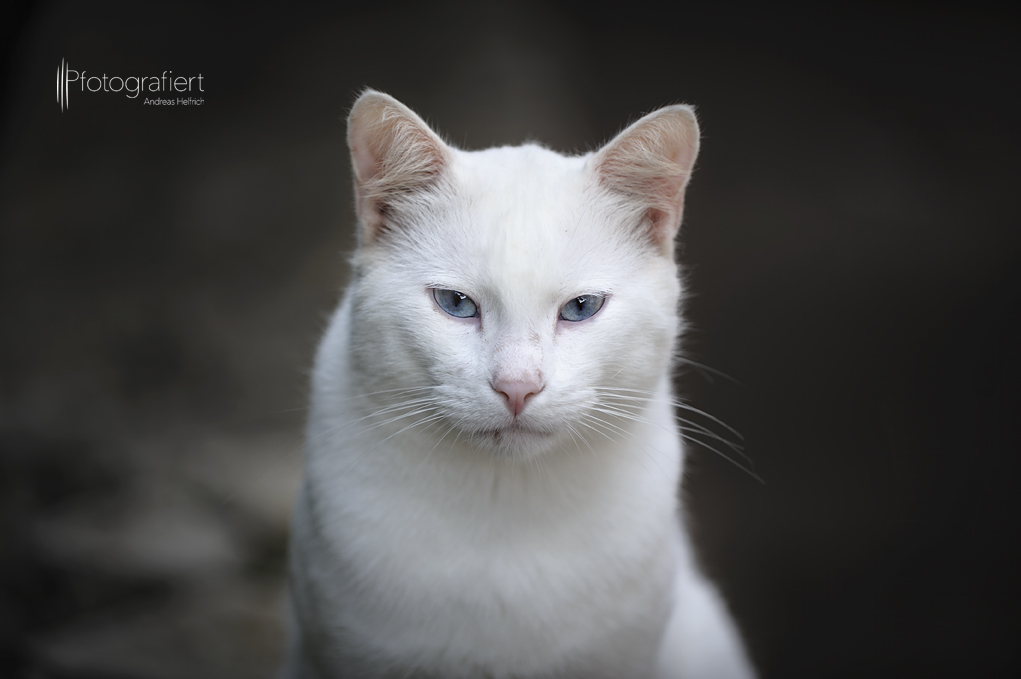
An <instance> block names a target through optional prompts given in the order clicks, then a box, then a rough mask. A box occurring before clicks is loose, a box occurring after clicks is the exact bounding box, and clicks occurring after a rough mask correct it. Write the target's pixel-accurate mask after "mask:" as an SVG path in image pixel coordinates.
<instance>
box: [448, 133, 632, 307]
mask: <svg viewBox="0 0 1021 679" xmlns="http://www.w3.org/2000/svg"><path fill="white" fill-rule="evenodd" d="M585 161H586V158H585V157H567V156H562V155H560V154H558V153H555V152H553V151H550V150H548V149H545V148H542V147H540V146H536V145H526V146H519V147H504V148H495V149H488V150H486V151H478V152H461V153H459V154H458V159H457V163H456V166H455V169H454V173H453V174H454V176H453V180H454V184H455V187H456V189H455V190H456V193H457V196H456V198H455V201H456V202H457V203H458V204H459V205H460V206H461V209H462V210H463V213H462V215H460V218H459V219H458V221H459V222H460V224H459V226H460V228H459V231H461V234H459V238H461V239H462V242H463V244H464V245H466V246H467V249H468V250H469V251H470V252H471V253H472V254H471V256H470V257H469V258H467V261H463V262H462V265H463V266H465V273H467V274H470V275H471V276H472V278H473V279H475V280H477V281H479V282H480V283H484V284H486V285H488V286H490V287H495V288H497V289H507V288H508V287H510V286H514V287H516V288H519V289H520V288H529V289H531V290H530V291H531V293H532V294H549V295H558V294H562V293H563V292H564V290H562V289H561V288H570V289H572V290H573V288H571V286H572V285H575V281H577V280H578V279H580V278H585V275H584V274H588V275H589V277H590V278H591V277H592V276H596V277H598V275H599V274H598V271H596V269H598V268H599V267H598V266H597V264H598V263H603V262H604V261H605V260H606V257H607V255H608V254H609V253H606V252H605V250H606V249H608V248H609V247H612V246H611V243H610V241H612V240H613V239H612V238H608V236H610V235H612V234H611V233H610V232H609V231H608V229H607V228H606V225H605V224H603V223H601V221H602V220H600V219H596V218H595V215H597V214H598V210H594V209H593V208H594V207H595V206H593V205H592V204H591V203H592V200H593V196H592V192H591V191H590V190H589V189H590V185H591V177H590V176H589V175H588V174H587V170H586V165H585ZM593 248H595V250H593ZM568 294H570V292H569V293H568Z"/></svg>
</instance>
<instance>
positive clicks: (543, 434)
mask: <svg viewBox="0 0 1021 679" xmlns="http://www.w3.org/2000/svg"><path fill="white" fill-rule="evenodd" d="M555 434H556V432H553V431H549V430H547V429H540V428H537V427H530V426H528V425H525V424H522V423H521V422H518V421H514V422H511V423H510V424H508V425H506V426H503V427H497V428H495V429H483V430H480V431H476V432H475V433H474V435H473V436H472V439H473V440H474V441H475V443H476V444H477V445H480V446H482V447H485V448H491V449H493V450H495V451H497V452H500V453H502V454H509V455H534V454H536V453H539V452H542V450H544V449H545V448H546V447H547V445H548V444H549V443H550V442H551V441H552V440H553V438H554V436H555Z"/></svg>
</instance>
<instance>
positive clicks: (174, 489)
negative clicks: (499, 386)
mask: <svg viewBox="0 0 1021 679" xmlns="http://www.w3.org/2000/svg"><path fill="white" fill-rule="evenodd" d="M379 5H380V7H379V8H373V9H359V10H354V9H351V10H347V9H344V8H343V7H342V6H337V7H319V6H298V7H288V8H286V9H284V8H283V7H282V6H281V7H273V6H269V5H257V4H252V3H233V4H232V3H220V4H216V5H207V4H205V3H198V2H194V3H189V2H162V3H160V2H157V3H145V4H144V6H143V4H142V3H129V2H125V3H113V2H93V3H71V2H51V3H35V4H32V3H28V4H17V3H15V4H13V5H8V6H7V8H6V9H5V10H4V12H5V15H4V16H3V17H2V18H0V24H3V29H2V31H3V35H2V40H3V43H2V49H3V59H4V60H3V69H4V70H3V74H2V77H3V78H4V81H3V90H2V93H3V97H4V103H3V109H2V115H3V130H2V134H3V136H2V139H0V144H2V146H0V152H2V168H0V173H2V174H0V224H2V231H0V274H2V289H0V541H2V543H0V544H2V547H0V550H2V551H0V675H2V676H4V677H19V678H20V677H33V678H36V677H39V678H43V677H61V678H65V677H66V678H78V679H80V678H86V677H87V678H89V679H98V678H100V677H104V678H118V677H119V678H127V677H139V678H149V677H153V678H156V677H269V676H271V674H272V670H273V668H274V666H275V663H277V662H278V659H279V657H280V653H281V652H282V641H281V640H282V633H281V627H280V623H279V619H280V614H281V612H282V611H283V609H284V598H283V577H284V576H283V572H284V561H283V558H284V550H285V545H286V534H287V516H288V511H289V509H288V508H289V503H290V494H291V493H292V492H293V489H294V486H295V483H296V478H297V474H298V466H299V458H300V454H299V452H298V451H299V449H300V431H301V423H302V419H303V412H302V410H301V409H302V408H303V405H304V401H305V396H304V394H305V381H306V372H307V369H308V366H309V365H310V361H311V355H312V351H313V349H314V347H315V343H316V340H317V335H318V333H319V332H320V330H321V328H322V327H323V318H324V315H325V314H326V313H327V312H328V311H330V309H331V307H332V305H333V304H334V303H335V301H336V299H337V298H338V294H339V290H340V288H341V286H342V285H343V282H344V280H345V277H346V268H345V267H346V265H345V254H344V253H345V252H346V251H348V250H349V248H350V247H351V245H352V238H351V228H352V209H351V192H350V186H349V185H350V174H349V170H348V165H347V163H348V160H347V151H346V148H345V145H344V134H345V130H344V125H343V118H344V116H345V113H346V110H347V108H348V107H349V106H350V105H351V103H352V102H353V100H354V98H355V96H356V95H357V93H358V92H359V91H360V90H361V88H363V87H365V86H372V87H375V88H377V89H381V90H384V91H387V92H389V93H390V94H393V95H394V96H396V97H398V98H399V99H401V100H403V101H404V102H405V103H407V104H408V105H410V106H411V107H413V108H415V109H416V110H417V111H419V112H420V113H421V114H422V115H423V116H425V117H426V118H427V119H428V120H429V121H430V122H431V123H433V124H434V125H435V126H436V127H437V128H438V129H439V130H441V131H443V132H444V133H446V134H447V135H448V138H450V139H451V140H452V141H453V142H454V143H456V144H459V145H461V146H463V147H466V148H481V147H485V146H489V145H493V144H500V143H520V142H522V141H525V140H529V139H534V140H541V141H543V142H544V143H546V144H548V145H550V146H551V147H553V148H555V149H558V150H562V151H584V150H589V149H592V148H595V147H596V146H597V145H598V144H599V143H601V142H602V141H605V140H606V139H608V138H609V137H610V136H611V135H612V134H614V133H615V132H616V131H617V130H619V129H620V128H621V127H622V126H624V125H625V124H626V123H628V122H629V121H631V120H633V119H634V118H635V117H636V116H638V115H639V114H641V113H642V112H646V111H649V110H652V109H654V108H656V107H658V106H660V105H663V104H668V103H674V102H678V101H683V102H688V103H693V104H695V105H697V107H698V111H699V114H700V117H701V121H702V125H703V130H704V134H705V137H704V141H703V146H702V154H701V156H700V158H699V163H698V169H697V172H696V175H695V179H694V181H693V183H692V185H691V188H690V190H689V191H690V192H689V199H688V207H687V213H686V219H685V226H684V229H683V234H682V239H683V241H684V248H683V253H682V259H683V262H684V263H685V264H686V265H687V266H688V276H689V281H690V286H691V289H692V291H693V295H692V297H691V299H690V301H689V315H690V318H691V320H692V322H693V325H694V327H695V329H694V331H693V332H692V333H691V334H690V336H689V338H688V349H689V354H690V355H691V356H692V357H693V358H694V359H696V360H698V361H700V362H702V363H705V364H707V365H708V366H711V367H712V368H714V369H717V370H719V371H722V372H724V373H726V374H727V375H729V376H731V377H732V378H734V380H736V382H733V381H730V380H727V379H721V378H718V377H712V373H710V374H709V375H710V376H711V377H712V379H711V380H710V379H706V378H705V377H703V376H702V375H700V374H699V373H698V372H695V371H690V372H684V373H682V374H681V375H680V377H679V387H680V389H681V391H682V393H684V394H685V395H686V397H687V398H688V399H690V401H691V402H692V403H693V404H694V405H696V406H698V407H699V408H702V409H704V410H707V411H709V412H710V413H712V414H714V415H715V416H717V417H719V418H721V419H722V420H724V421H725V422H727V423H728V424H730V425H732V426H733V427H734V428H736V429H737V430H739V431H740V432H742V434H743V435H744V437H745V443H746V446H747V451H748V453H749V454H750V455H751V456H752V458H753V459H754V462H755V468H756V470H757V471H758V473H759V474H761V476H762V477H763V478H764V479H765V484H764V485H760V484H759V483H757V482H756V481H755V480H754V479H752V478H751V477H750V476H749V475H747V474H744V473H743V472H741V471H740V470H739V469H737V468H736V467H734V466H732V465H730V464H728V463H727V462H726V461H724V460H722V459H720V458H718V457H716V456H715V455H713V454H712V453H710V452H707V451H704V450H697V449H696V450H694V451H693V452H692V458H691V463H690V468H689V475H688V478H687V479H686V483H685V492H686V495H687V497H688V500H689V503H690V506H691V508H692V511H693V515H694V520H693V522H694V529H695V531H696V535H697V537H698V539H699V542H700V544H701V545H702V548H703V553H704V561H705V564H706V567H707V569H708V570H709V571H710V572H711V573H712V574H713V575H714V576H715V577H716V578H717V579H718V581H719V582H720V583H721V586H722V588H723V590H724V591H725V592H726V594H727V596H728V600H729V602H730V604H731V607H732V609H733V611H734V613H735V615H736V616H737V618H738V619H739V620H740V622H741V625H742V627H743V629H744V631H745V633H746V636H747V639H748V642H749V645H750V648H751V652H752V655H753V656H754V658H755V660H756V662H757V664H758V666H759V667H760V668H761V671H762V673H763V675H764V676H766V677H820V676H848V677H852V676H854V677H860V676H1017V675H1018V673H1019V669H1021V668H1019V666H1021V659H1019V653H1018V650H1017V645H1016V641H1017V636H1018V635H1017V632H1018V629H1017V627H1018V624H1017V622H1018V603H1019V602H1018V591H1019V588H1018V586H1017V584H1016V581H1017V578H1018V575H1019V573H1021V568H1019V566H1021V563H1019V561H1021V560H1019V558H1018V553H1017V550H1016V548H1015V543H1016V542H1017V539H1018V536H1019V531H1018V528H1019V525H1018V509H1019V507H1018V500H1017V496H1018V491H1017V488H1018V471H1019V463H1018V456H1019V454H1021V445H1019V443H1021V441H1019V436H1018V426H1017V422H1016V420H1017V418H1018V415H1019V413H1021V408H1019V405H1021V404H1019V400H1021V399H1019V395H1018V394H1019V388H1018V385H1019V380H1021V358H1019V355H1021V325H1019V322H1018V317H1019V313H1018V311H1019V309H1021V283H1019V275H1018V273H1019V272H1018V259H1019V258H1018V256H1019V237H1018V229H1019V216H1021V209H1019V207H1021V205H1019V203H1021V202H1019V200H1018V197H1017V192H1018V186H1019V179H1021V164H1019V158H1021V144H1019V134H1018V127H1019V120H1021V115H1019V114H1021V107H1019V92H1021V88H1019V87H1018V75H1017V74H1018V66H1019V59H1018V44H1019V42H1021V41H1019V40H1018V34H1019V33H1018V25H1017V24H1016V23H1013V22H1011V21H1009V20H1008V19H1007V17H1006V16H1005V15H998V14H995V13H991V12H985V11H983V10H981V9H979V8H977V7H970V8H955V7H949V6H941V5H928V6H926V7H924V8H923V7H917V8H916V7H912V6H910V5H896V4H889V3H884V4H882V5H880V4H876V5H868V4H862V3H854V4H850V5H845V6H842V7H841V6H838V5H827V6H826V9H825V10H823V9H818V8H813V7H812V6H810V5H808V6H805V7H802V8H800V9H790V10H788V9H784V10H780V9H777V8H776V7H772V8H768V9H754V8H750V7H743V6H737V5H720V4H712V5H711V6H709V4H708V3H698V4H694V3H693V4H684V3H675V4H673V6H672V9H670V11H668V12H667V11H665V10H663V9H660V8H657V7H654V6H643V5H639V4H636V3H614V4H612V5H609V4H608V5H606V6H605V8H601V7H600V6H598V5H593V4H590V3H585V4H581V3H578V4H572V3H566V2H562V3H546V4H540V3H512V2H498V3H487V4H486V6H485V8H481V7H479V6H477V5H476V4H474V3H467V2H465V3H457V2H450V3H379ZM62 58H65V59H67V60H68V61H69V64H70V67H71V68H74V69H84V70H87V71H88V72H89V73H90V74H94V75H98V74H101V73H104V72H105V73H107V74H110V75H115V74H116V75H122V76H127V75H153V74H155V75H158V74H160V73H162V71H164V70H173V71H174V73H175V74H176V75H196V74H198V73H201V74H202V75H203V76H204V83H205V90H206V91H205V93H204V99H205V103H204V104H203V105H202V106H193V107H181V106H177V107H165V108H155V107H152V106H144V105H143V104H142V99H141V98H140V99H136V100H131V99H127V98H125V97H124V96H122V95H117V94H102V93H97V94H82V93H81V92H77V93H76V92H74V91H72V92H71V96H70V109H69V110H68V111H65V112H61V110H60V108H59V106H58V104H57V102H56V100H55V96H54V94H55V93H54V85H55V74H56V68H57V66H58V65H59V64H60V60H61V59H62Z"/></svg>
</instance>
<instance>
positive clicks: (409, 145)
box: [348, 92, 449, 240]
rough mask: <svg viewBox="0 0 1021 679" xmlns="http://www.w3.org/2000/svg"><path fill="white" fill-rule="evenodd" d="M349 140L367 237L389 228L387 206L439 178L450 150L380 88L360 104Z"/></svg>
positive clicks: (355, 112) (422, 123) (353, 118)
mask: <svg viewBox="0 0 1021 679" xmlns="http://www.w3.org/2000/svg"><path fill="white" fill-rule="evenodd" d="M348 144H349V146H350V147H351V161H352V164H353V165H354V170H355V193H356V197H357V203H356V204H357V208H358V214H359V216H360V217H361V221H362V225H363V227H364V228H363V236H364V238H365V239H366V240H371V239H372V238H374V237H375V236H377V235H378V234H379V233H380V232H381V231H382V230H383V229H384V228H385V217H386V213H387V204H388V203H389V202H390V201H391V200H393V199H394V197H395V196H404V197H407V196H411V195H413V194H414V193H415V192H417V191H420V190H422V189H424V188H425V187H426V186H428V185H430V184H433V183H434V182H435V181H436V179H437V178H438V177H439V175H440V174H441V172H442V171H443V168H444V167H445V165H446V162H447V155H448V153H449V152H448V151H447V148H446V146H445V145H444V144H443V142H442V141H441V140H440V138H439V137H437V136H436V135H435V134H434V133H433V132H432V130H430V129H429V127H428V126H427V125H426V124H425V123H424V122H423V121H422V120H421V118H419V117H418V116H417V115H415V114H414V113H413V112H412V111H411V110H410V109H408V108H407V107H406V106H404V105H403V104H401V103H400V102H398V101H397V100H396V99H393V98H392V97H389V96H387V95H385V94H382V93H379V92H367V93H366V94H364V95H362V97H361V98H359V100H358V101H357V102H355V106H354V108H353V109H352V111H351V117H350V119H349V121H348Z"/></svg>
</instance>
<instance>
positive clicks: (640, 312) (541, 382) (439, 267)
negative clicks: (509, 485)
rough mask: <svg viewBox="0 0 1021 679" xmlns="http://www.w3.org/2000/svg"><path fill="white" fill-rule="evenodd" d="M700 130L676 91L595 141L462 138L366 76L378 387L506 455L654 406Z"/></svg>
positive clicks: (354, 117)
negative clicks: (548, 143) (673, 99)
mask: <svg viewBox="0 0 1021 679" xmlns="http://www.w3.org/2000/svg"><path fill="white" fill-rule="evenodd" d="M698 138H699V135H698V126H697V123H696V121H695V116H694V114H693V113H692V111H691V109H690V108H689V107H686V106H670V107H667V108H663V109H660V110H658V111H655V112H653V113H651V114H649V115H647V116H645V117H644V118H642V119H641V120H639V121H638V122H636V123H635V124H633V125H631V126H630V127H629V128H627V129H626V130H624V131H623V132H622V133H620V134H619V135H618V136H617V137H616V138H615V139H613V140H612V141H610V142H609V143H608V144H607V145H606V146H604V147H603V148H602V149H600V150H599V151H597V152H595V153H591V154H588V155H585V156H579V157H565V156H562V155H559V154H557V153H554V152H552V151H549V150H547V149H545V148H542V147H539V146H535V145H526V146H521V147H515V148H510V147H504V148H493V149H488V150H485V151H478V152H465V151H461V150H458V149H455V148H453V147H451V146H449V145H447V144H446V143H444V142H443V141H442V140H441V139H440V137H439V136H437V135H436V134H435V133H434V132H433V131H432V130H431V129H430V128H429V127H428V126H427V125H426V124H425V123H424V122H423V121H422V120H421V119H420V118H419V117H418V116H417V115H415V114H414V113H413V112H412V111H411V110H409V109H408V108H407V107H405V106H404V105H403V104H401V103H400V102H398V101H396V100H395V99H393V98H391V97H389V96H387V95H385V94H382V93H379V92H375V91H367V92H366V93H364V94H363V95H362V96H361V97H360V98H359V99H358V101H357V102H356V103H355V105H354V108H353V109H352V112H351V116H350V120H349V137H348V140H349V144H350V147H351V156H352V162H353V166H354V175H355V196H356V209H357V213H358V218H359V225H360V230H359V236H358V237H359V244H358V250H357V252H356V254H355V257H354V260H353V261H354V280H353V283H352V286H353V287H352V290H351V296H352V304H353V307H352V327H351V338H352V344H351V351H352V358H353V368H354V370H355V371H356V372H357V373H358V380H359V384H360V385H362V386H363V387H364V393H366V394H369V393H377V392H379V393H384V394H386V395H387V396H386V397H385V398H379V404H380V406H381V409H384V410H385V409H386V408H392V409H391V410H388V411H385V412H388V413H390V414H394V415H395V416H396V415H400V414H401V413H402V412H404V413H407V412H411V411H418V412H415V414H414V415H406V417H407V419H406V420H405V422H406V423H407V424H409V425H410V424H412V423H413V422H416V421H418V420H421V424H419V425H417V426H418V427H420V429H421V431H422V432H423V433H426V432H428V433H429V434H430V435H435V436H441V435H444V434H445V433H446V437H447V439H448V440H450V441H453V440H455V439H457V440H459V441H462V442H463V441H466V440H468V441H471V442H473V443H474V444H475V446H477V447H481V448H484V449H488V450H490V451H493V452H494V453H497V454H500V455H505V456H512V457H529V456H531V455H535V454H538V453H541V452H544V451H547V450H551V449H556V448H558V447H565V446H574V445H581V443H580V442H581V439H582V438H589V439H594V438H598V437H600V436H607V435H609V436H612V437H615V438H617V437H619V435H618V434H616V433H615V432H614V431H613V430H612V429H610V428H609V427H610V426H611V425H610V424H608V423H609V422H611V421H613V422H616V421H618V420H619V418H618V417H614V415H615V414H618V413H617V412H616V411H626V412H629V413H632V412H636V411H639V410H640V405H641V403H642V400H643V399H645V398H646V397H647V396H648V395H649V394H650V393H651V392H652V390H655V389H656V388H657V385H658V384H659V383H660V381H661V380H662V379H663V376H664V375H665V374H666V373H667V372H668V370H669V366H670V360H671V354H672V350H673V347H674V344H675V341H676V338H677V335H678V332H679V330H680V320H679V316H678V306H679V297H680V283H679V279H678V274H677V270H676V266H675V264H674V261H673V243H674V237H675V235H676V233H677V230H678V227H679V225H680V221H681V214H682V209H683V204H684V190H685V187H686V185H687V182H688V178H689V177H690V174H691V169H692V165H693V163H694V161H695V156H696V154H697V151H698ZM404 389H406V390H408V391H398V390H404ZM394 395H396V396H394ZM370 398H372V397H370ZM402 399H403V400H404V401H406V402H407V404H409V405H407V406H406V408H407V409H406V410H404V411H401V410H399V408H400V407H401V406H400V403H401V401H402ZM408 409H410V410H408ZM626 419H627V418H626V417H625V418H624V420H620V421H621V422H624V421H626ZM600 420H602V422H600ZM612 426H616V425H612Z"/></svg>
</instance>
